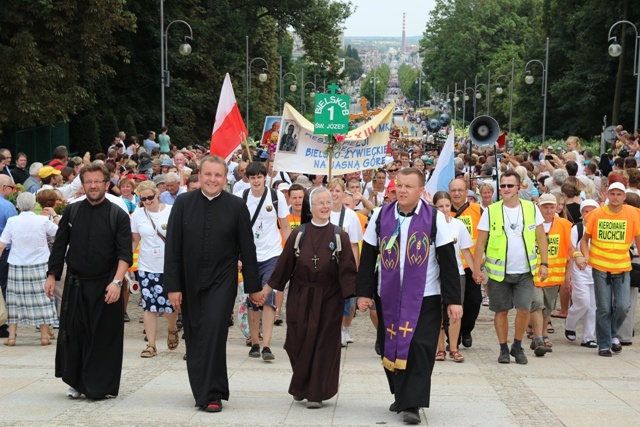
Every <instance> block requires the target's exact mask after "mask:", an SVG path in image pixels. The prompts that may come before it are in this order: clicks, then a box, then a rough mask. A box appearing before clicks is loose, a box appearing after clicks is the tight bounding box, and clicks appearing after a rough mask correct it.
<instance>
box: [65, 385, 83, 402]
mask: <svg viewBox="0 0 640 427" xmlns="http://www.w3.org/2000/svg"><path fill="white" fill-rule="evenodd" d="M81 394H82V393H80V392H79V391H78V390H76V389H75V388H73V387H69V390H67V396H68V397H70V398H72V399H77V398H79V397H80V395H81Z"/></svg>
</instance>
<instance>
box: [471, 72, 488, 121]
mask: <svg viewBox="0 0 640 427" xmlns="http://www.w3.org/2000/svg"><path fill="white" fill-rule="evenodd" d="M480 87H484V88H485V90H486V91H487V93H488V92H489V89H488V88H487V85H486V84H484V83H478V76H477V75H476V80H475V85H474V87H473V118H474V119H475V118H476V117H477V116H476V105H477V101H478V100H479V99H482V94H481V93H480V91H479V90H478V89H479V88H480ZM487 115H489V106H488V105H487Z"/></svg>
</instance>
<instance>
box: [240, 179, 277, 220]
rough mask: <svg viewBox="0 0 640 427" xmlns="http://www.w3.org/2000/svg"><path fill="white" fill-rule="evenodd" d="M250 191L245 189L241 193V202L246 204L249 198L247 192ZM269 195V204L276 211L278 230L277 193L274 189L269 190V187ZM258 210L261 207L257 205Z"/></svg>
mask: <svg viewBox="0 0 640 427" xmlns="http://www.w3.org/2000/svg"><path fill="white" fill-rule="evenodd" d="M250 190H251V189H250V188H247V189H246V190H244V191H243V192H242V200H244V203H245V204H246V203H247V199H248V198H249V191H250ZM269 193H270V194H271V204H272V205H273V209H275V211H276V223H277V224H278V229H280V218H278V192H277V191H276V189H275V188H271V187H269ZM258 208H260V209H261V208H262V205H261V204H260V205H258ZM255 215H256V218H257V217H258V210H257V209H256V213H255Z"/></svg>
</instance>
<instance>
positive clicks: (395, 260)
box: [356, 168, 462, 424]
mask: <svg viewBox="0 0 640 427" xmlns="http://www.w3.org/2000/svg"><path fill="white" fill-rule="evenodd" d="M424 184H425V177H424V174H423V173H422V172H421V171H420V170H419V169H416V168H406V169H402V170H401V171H400V172H399V173H398V179H397V182H396V196H397V201H396V202H393V203H390V204H387V205H384V206H383V207H382V208H381V209H379V210H377V211H374V213H373V215H372V216H371V220H370V221H369V225H368V227H367V230H366V232H365V234H364V242H363V245H362V255H361V256H360V269H359V270H358V279H357V286H356V295H357V296H358V308H359V309H360V310H361V311H365V310H366V309H367V308H370V307H371V306H372V304H373V300H374V298H375V302H376V307H377V312H378V318H379V323H378V340H379V342H380V343H381V345H380V347H381V352H382V365H383V366H384V371H385V374H386V375H387V381H388V383H389V389H390V391H391V393H392V394H393V396H394V402H393V403H392V404H391V406H390V407H389V410H390V411H393V412H401V413H402V418H403V421H404V422H405V423H406V424H419V423H420V421H421V419H420V412H419V411H420V408H428V407H429V397H430V394H431V373H432V372H433V365H434V362H435V356H436V349H437V343H438V336H439V334H440V325H441V322H442V309H443V306H444V307H446V310H447V313H448V314H449V319H450V321H451V322H452V323H455V322H457V321H459V320H460V318H461V317H462V306H461V305H460V301H461V292H460V278H459V276H458V273H457V270H456V268H457V267H456V266H457V264H456V254H455V248H454V245H453V238H452V236H451V233H450V232H449V227H448V225H447V222H446V219H445V217H444V215H443V214H442V213H441V212H438V210H437V209H435V208H434V207H432V206H430V205H428V204H427V203H426V202H425V201H424V200H422V199H421V196H422V193H423V192H424ZM436 254H437V256H436ZM378 255H379V257H378ZM378 258H379V264H378V265H379V272H378V273H379V274H378V275H377V276H378V277H376V274H375V272H376V265H377V261H378Z"/></svg>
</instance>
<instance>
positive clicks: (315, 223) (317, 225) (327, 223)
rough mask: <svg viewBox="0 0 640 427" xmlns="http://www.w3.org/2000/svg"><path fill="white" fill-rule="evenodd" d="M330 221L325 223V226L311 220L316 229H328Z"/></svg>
mask: <svg viewBox="0 0 640 427" xmlns="http://www.w3.org/2000/svg"><path fill="white" fill-rule="evenodd" d="M329 222H330V221H327V222H325V223H324V224H318V223H317V222H315V221H314V220H311V224H313V225H315V226H316V227H326V226H327V225H329Z"/></svg>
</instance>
